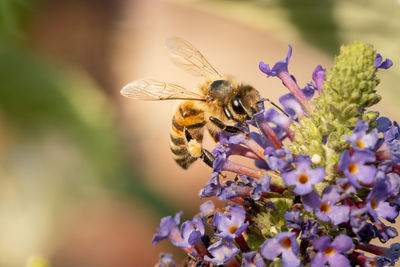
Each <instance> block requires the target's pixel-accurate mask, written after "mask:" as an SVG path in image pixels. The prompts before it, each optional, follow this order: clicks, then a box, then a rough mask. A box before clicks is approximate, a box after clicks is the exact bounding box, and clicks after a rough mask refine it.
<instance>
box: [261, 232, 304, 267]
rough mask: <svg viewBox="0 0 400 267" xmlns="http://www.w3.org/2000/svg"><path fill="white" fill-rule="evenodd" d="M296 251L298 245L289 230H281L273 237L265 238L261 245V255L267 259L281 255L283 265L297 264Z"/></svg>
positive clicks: (289, 266) (298, 260)
mask: <svg viewBox="0 0 400 267" xmlns="http://www.w3.org/2000/svg"><path fill="white" fill-rule="evenodd" d="M298 253H299V245H298V244H297V241H296V238H295V236H294V235H293V234H292V233H290V232H282V233H279V234H277V235H276V236H275V237H274V238H271V239H267V240H266V241H265V242H264V243H263V245H262V247H261V255H262V256H263V257H264V258H266V259H268V260H273V259H275V258H276V257H278V256H279V255H281V257H282V264H283V266H284V267H296V266H299V265H300V259H299V258H298V256H297V255H298Z"/></svg>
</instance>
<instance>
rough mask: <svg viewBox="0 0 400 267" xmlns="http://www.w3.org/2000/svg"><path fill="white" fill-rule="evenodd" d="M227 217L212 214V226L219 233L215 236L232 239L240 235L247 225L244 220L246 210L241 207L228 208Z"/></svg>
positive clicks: (232, 206) (217, 213) (220, 214)
mask: <svg viewBox="0 0 400 267" xmlns="http://www.w3.org/2000/svg"><path fill="white" fill-rule="evenodd" d="M229 212H230V214H229V215H226V214H223V213H220V212H216V213H215V214H214V225H215V226H216V227H217V230H218V232H219V233H217V234H216V235H217V236H220V237H223V238H231V239H234V238H236V237H238V236H240V235H241V234H242V232H243V231H244V230H246V228H247V226H248V225H249V223H248V222H246V223H245V222H244V221H245V220H246V210H245V209H244V208H243V207H242V206H238V205H231V206H229Z"/></svg>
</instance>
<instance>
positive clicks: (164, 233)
mask: <svg viewBox="0 0 400 267" xmlns="http://www.w3.org/2000/svg"><path fill="white" fill-rule="evenodd" d="M181 216H182V211H181V212H178V213H177V214H175V216H174V217H172V216H167V217H164V218H162V219H161V223H160V226H159V227H158V228H157V231H158V233H157V234H155V235H154V236H153V241H152V243H153V245H156V244H157V243H158V242H160V241H161V240H163V239H166V238H169V239H171V240H174V241H176V242H179V241H182V238H181V236H180V234H179V229H178V225H179V222H180V221H181Z"/></svg>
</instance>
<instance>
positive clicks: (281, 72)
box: [259, 45, 311, 111]
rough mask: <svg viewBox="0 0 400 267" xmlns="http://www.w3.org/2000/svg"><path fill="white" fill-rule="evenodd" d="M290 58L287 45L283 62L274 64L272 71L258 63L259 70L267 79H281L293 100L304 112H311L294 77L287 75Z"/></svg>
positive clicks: (265, 65)
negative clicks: (272, 77) (273, 77)
mask: <svg viewBox="0 0 400 267" xmlns="http://www.w3.org/2000/svg"><path fill="white" fill-rule="evenodd" d="M291 56H292V46H290V45H289V51H288V53H287V55H286V58H285V59H284V60H281V61H278V62H277V63H275V65H274V66H273V67H272V69H271V68H270V66H269V65H268V64H265V63H264V62H260V64H259V68H260V70H261V71H262V72H264V73H265V74H267V77H271V76H276V77H278V78H279V79H281V80H282V82H283V84H284V85H285V86H286V87H287V88H288V89H289V91H290V93H292V95H293V96H294V98H295V99H296V100H297V101H298V102H299V103H300V104H301V105H302V107H303V108H305V109H306V111H311V106H310V104H309V103H308V100H307V97H306V96H305V95H304V93H303V92H302V91H301V90H300V87H299V86H298V85H297V83H296V80H295V79H294V77H293V76H292V75H290V74H289V70H288V65H289V60H290V57H291Z"/></svg>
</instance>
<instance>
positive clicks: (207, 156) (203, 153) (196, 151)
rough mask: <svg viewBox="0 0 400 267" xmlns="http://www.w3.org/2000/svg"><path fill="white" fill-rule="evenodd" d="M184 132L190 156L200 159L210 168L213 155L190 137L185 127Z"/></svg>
mask: <svg viewBox="0 0 400 267" xmlns="http://www.w3.org/2000/svg"><path fill="white" fill-rule="evenodd" d="M184 131H185V137H186V141H187V149H188V151H189V153H190V155H191V156H192V157H195V158H200V159H201V160H202V161H203V162H204V163H205V164H207V165H208V166H210V167H211V168H212V167H213V163H214V159H215V157H214V155H213V154H212V153H211V152H210V151H208V150H207V149H204V148H203V147H202V145H201V144H200V143H199V142H197V140H196V139H194V138H193V137H192V135H191V134H190V132H189V131H188V129H187V128H186V127H185V130H184Z"/></svg>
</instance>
